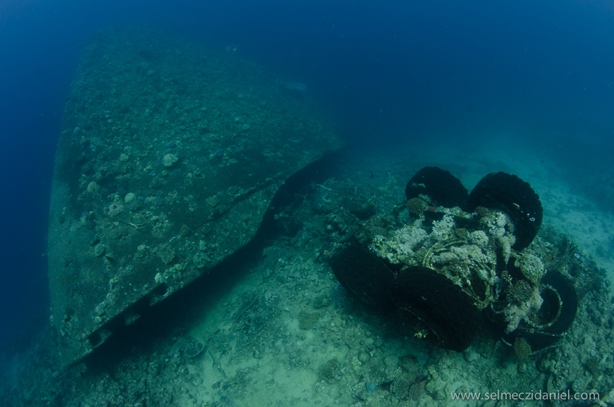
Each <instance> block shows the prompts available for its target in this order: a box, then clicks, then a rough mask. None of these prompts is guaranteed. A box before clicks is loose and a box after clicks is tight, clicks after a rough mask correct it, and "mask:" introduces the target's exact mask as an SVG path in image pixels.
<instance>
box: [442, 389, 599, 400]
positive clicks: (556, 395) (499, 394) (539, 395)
mask: <svg viewBox="0 0 614 407" xmlns="http://www.w3.org/2000/svg"><path fill="white" fill-rule="evenodd" d="M450 397H451V398H452V400H513V401H531V400H539V401H542V400H557V401H563V400H582V401H586V400H593V401H599V393H597V392H579V393H572V392H571V391H569V390H567V391H564V392H545V391H526V392H522V391H492V392H486V393H482V392H455V393H451V394H450Z"/></svg>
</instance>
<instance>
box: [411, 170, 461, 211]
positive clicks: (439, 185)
mask: <svg viewBox="0 0 614 407" xmlns="http://www.w3.org/2000/svg"><path fill="white" fill-rule="evenodd" d="M405 196H406V197H407V200H408V201H409V200H411V199H413V198H419V197H420V196H422V198H427V199H429V200H430V202H429V203H430V206H444V207H446V208H452V207H454V206H459V207H462V206H463V205H464V204H465V202H466V201H467V196H468V193H467V189H466V188H465V187H464V186H463V184H461V182H460V180H459V179H458V178H456V177H455V176H454V175H452V174H451V173H450V172H449V171H446V170H443V169H441V168H439V167H424V168H422V169H421V170H420V171H418V172H417V173H416V174H415V175H414V176H413V177H411V179H410V180H409V182H408V183H407V186H406V187H405Z"/></svg>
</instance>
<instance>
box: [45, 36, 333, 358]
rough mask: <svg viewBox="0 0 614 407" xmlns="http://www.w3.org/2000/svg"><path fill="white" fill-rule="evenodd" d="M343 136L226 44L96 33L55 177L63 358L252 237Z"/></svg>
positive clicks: (55, 314) (52, 236)
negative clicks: (209, 47)
mask: <svg viewBox="0 0 614 407" xmlns="http://www.w3.org/2000/svg"><path fill="white" fill-rule="evenodd" d="M340 145H341V142H340V140H339V139H338V138H337V136H336V135H335V134H334V132H333V131H332V128H331V126H330V123H328V122H327V121H325V120H322V119H317V115H316V114H314V113H313V112H312V111H310V110H309V106H308V103H307V102H306V101H305V100H304V98H302V97H297V95H295V94H294V93H292V92H288V91H287V89H285V87H284V86H283V85H282V84H280V83H279V81H278V80H276V78H275V77H272V76H267V74H265V73H262V71H261V70H260V69H259V67H257V66H250V65H249V64H248V63H246V62H243V61H240V60H238V59H236V58H235V57H234V55H233V54H232V53H230V54H229V53H226V54H225V53H223V52H221V53H220V52H218V53H214V52H209V53H207V52H206V51H205V50H203V49H201V48H199V47H197V46H195V45H192V44H190V43H186V42H183V41H181V40H179V39H171V38H168V37H163V36H155V35H153V34H152V33H146V32H140V31H138V30H129V29H114V30H107V31H105V32H102V33H100V34H98V35H97V36H96V37H95V38H94V39H93V40H92V41H91V43H90V45H89V46H88V48H87V50H86V51H85V55H84V56H83V58H82V61H81V63H80V66H79V70H78V72H77V75H76V79H75V81H74V84H73V87H72V92H71V94H70V96H69V97H68V101H67V104H66V111H65V118H64V130H63V132H62V138H61V141H60V145H59V147H58V153H57V160H56V168H55V175H54V181H53V192H52V203H51V226H50V229H49V280H50V291H51V302H52V324H53V326H54V327H55V329H56V332H57V338H58V341H59V345H60V346H59V349H60V351H61V355H62V360H63V361H64V363H65V364H67V365H68V364H71V363H73V362H75V361H78V360H80V359H81V358H82V357H83V356H85V355H87V354H89V353H90V352H91V351H92V350H94V349H96V348H97V347H99V346H100V345H101V344H103V343H104V342H105V341H106V340H107V339H108V338H109V337H110V336H111V335H113V333H114V332H115V331H116V330H121V329H122V327H123V326H126V325H130V324H132V323H133V322H135V321H136V320H137V319H139V318H140V316H141V314H142V312H143V311H144V310H146V309H147V308H149V307H150V306H151V305H153V304H155V303H157V302H158V301H160V300H162V299H164V298H166V297H168V296H170V295H172V294H173V293H174V292H176V291H178V290H180V289H181V288H182V287H184V286H186V285H188V284H189V283H190V282H192V281H193V280H195V279H196V278H198V277H199V276H201V275H203V274H206V273H208V272H209V271H210V270H211V269H213V268H214V267H215V266H216V265H217V264H219V263H220V262H221V261H222V260H224V259H225V258H226V257H227V256H229V255H230V254H233V253H235V252H236V251H237V250H239V249H240V248H242V247H244V246H245V245H247V244H248V243H249V242H250V241H251V240H252V239H253V238H254V236H255V235H256V234H257V233H258V230H259V228H260V226H261V224H262V222H263V219H264V218H265V216H266V213H267V210H268V209H269V207H270V205H271V202H272V201H273V199H274V197H275V195H276V193H278V192H279V190H280V187H282V186H284V185H285V184H286V182H287V181H288V180H289V178H291V177H293V176H294V177H295V178H298V177H300V173H301V171H309V170H311V171H313V170H314V169H313V167H314V166H316V164H315V163H317V162H318V160H320V159H322V158H323V157H324V156H326V155H327V154H330V153H332V152H334V151H335V150H337V149H338V148H339V147H340ZM310 166H311V167H310ZM297 174H298V175H297Z"/></svg>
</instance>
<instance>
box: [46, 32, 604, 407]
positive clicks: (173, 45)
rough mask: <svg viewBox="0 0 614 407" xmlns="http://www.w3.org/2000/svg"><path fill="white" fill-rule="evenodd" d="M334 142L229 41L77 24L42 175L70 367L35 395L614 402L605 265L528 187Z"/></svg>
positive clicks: (143, 401)
mask: <svg viewBox="0 0 614 407" xmlns="http://www.w3.org/2000/svg"><path fill="white" fill-rule="evenodd" d="M342 146H343V143H342V141H341V139H340V137H339V136H338V134H337V133H336V129H335V125H334V123H333V122H332V121H331V120H330V119H329V118H328V117H327V115H325V114H323V112H322V111H321V110H320V109H319V108H318V107H317V104H316V103H315V102H314V101H312V100H311V99H310V94H309V92H307V90H306V89H303V88H301V89H300V92H297V91H296V89H288V86H287V83H286V82H284V81H280V80H279V78H277V77H276V76H275V75H273V74H270V73H268V72H267V71H266V70H265V69H263V68H262V67H260V66H258V65H256V64H253V63H251V62H248V61H244V60H242V59H240V58H239V57H238V56H237V54H236V53H234V52H225V51H224V50H219V51H216V50H211V49H208V48H206V47H202V46H201V45H196V44H193V43H191V42H188V41H185V40H183V39H179V38H175V37H168V36H164V35H160V34H157V33H152V32H149V31H144V30H138V29H129V28H115V29H108V30H105V31H102V32H101V33H99V34H98V35H96V36H95V37H94V38H92V40H91V41H90V44H89V45H88V47H87V49H86V51H85V54H84V56H83V58H82V60H81V62H80V64H79V68H78V70H77V73H76V76H75V80H74V83H73V86H72V89H71V93H70V96H69V97H68V99H67V102H66V110H65V117H64V124H63V130H62V135H61V139H60V144H59V146H58V151H57V158H56V166H55V173H54V179H53V190H52V200H51V210H50V224H49V250H48V256H49V286H50V294H51V327H52V331H53V339H54V342H55V346H54V351H55V352H56V353H57V359H58V360H59V364H60V365H61V367H60V368H59V369H58V371H59V372H61V373H58V374H56V375H55V376H54V379H50V383H51V382H52V383H53V385H49V386H48V388H47V389H46V390H45V391H47V394H46V396H45V397H46V400H56V401H57V405H66V406H73V405H74V406H77V405H186V406H203V405H210V406H230V405H263V406H265V405H296V406H302V405H304V406H311V405H316V404H317V405H352V406H356V407H358V406H363V405H380V406H398V405H401V403H407V402H408V401H411V402H412V403H414V404H415V405H419V406H430V405H439V404H441V403H443V402H445V401H446V400H448V399H449V395H450V394H451V393H452V392H457V391H470V390H474V389H475V388H481V390H484V388H485V387H488V388H497V389H510V388H511V389H528V388H531V389H534V390H538V389H539V390H543V391H548V392H565V391H568V390H570V389H571V390H573V391H594V393H595V394H599V395H601V400H605V401H607V400H608V398H612V397H614V391H613V389H614V360H612V356H611V355H609V352H608V351H607V350H608V349H610V343H611V342H610V341H611V335H612V334H611V332H612V329H613V328H614V319H613V318H612V315H611V314H610V313H609V312H608V310H609V309H610V308H611V297H610V295H609V286H608V282H607V279H606V278H604V271H603V270H599V269H598V268H597V267H596V266H595V264H594V263H593V262H592V261H591V260H590V258H589V257H588V256H584V255H581V254H580V253H581V248H578V247H577V246H576V245H575V244H574V243H573V241H572V240H571V239H570V238H568V237H566V236H562V235H561V234H559V233H557V232H556V230H554V229H553V228H552V227H544V226H543V225H542V223H544V221H545V219H544V218H545V217H544V210H543V208H542V202H541V201H540V197H539V195H538V193H537V192H536V191H535V190H534V189H533V188H532V187H531V185H530V184H529V182H530V180H528V179H521V178H519V177H518V176H516V175H513V174H511V173H508V172H503V171H499V172H493V173H490V174H486V175H485V176H484V177H483V178H481V180H480V181H479V182H478V183H477V184H476V185H475V187H474V188H473V189H472V190H471V191H468V190H467V189H466V188H465V186H464V185H463V184H462V183H461V181H460V180H459V179H458V178H456V177H455V176H454V175H452V173H451V172H448V171H447V170H444V169H442V168H440V167H437V166H433V165H432V164H430V163H421V162H416V163H404V164H403V165H397V166H393V165H392V163H390V162H387V161H382V162H378V164H377V165H376V166H374V167H373V168H376V169H375V170H372V169H369V170H365V168H364V167H363V166H364V165H365V164H364V163H363V162H361V160H360V159H358V160H357V159H355V158H354V159H352V158H348V157H347V156H343V149H342ZM340 157H341V158H340ZM377 166H379V167H377ZM331 168H334V169H333V170H331ZM373 171H375V172H376V173H377V172H378V171H379V173H385V174H386V177H385V178H380V179H378V178H377V177H375V179H374V175H373ZM369 173H370V176H368V175H365V174H369ZM331 174H332V175H331ZM411 174H413V175H411ZM382 179H384V181H382ZM403 189H404V191H403ZM403 192H404V194H403ZM248 249H254V250H250V251H249V252H248ZM237 270H239V272H238V271H237ZM234 274H237V276H239V277H232V278H228V276H229V275H234ZM218 277H219V278H218ZM224 279H226V280H224ZM220 281H225V282H223V283H221V284H220V286H219V287H218V286H217V285H216V284H218V283H220ZM195 287H196V288H195ZM207 296H211V300H210V301H208V302H206V298H205V300H203V299H202V297H207ZM194 298H199V299H197V300H194ZM203 301H204V302H203ZM205 302H206V306H203V305H202V304H203V303H205ZM183 303H185V304H183ZM169 304H170V305H169ZM178 304H179V305H178ZM182 304H183V305H182ZM186 304H187V305H186ZM174 313H175V315H176V316H177V317H176V318H174ZM181 313H185V314H190V315H191V316H190V318H183V319H182V318H180V317H179V314H181ZM169 314H170V317H169ZM158 316H160V318H159V319H158ZM177 321H179V322H177ZM186 321H188V322H186ZM158 323H160V324H161V325H164V326H163V327H160V330H164V332H165V333H164V334H160V335H151V338H148V337H145V338H144V339H139V341H140V342H139V341H134V342H131V341H129V340H126V338H127V337H130V336H139V335H141V336H147V335H149V334H150V333H151V332H153V331H155V330H156V329H158V327H156V324H158ZM140 324H141V325H140ZM152 327H153V328H152ZM162 328H164V329H162ZM167 331H168V332H170V333H168V334H167V333H166V332H167ZM143 332H146V334H143ZM588 332H590V335H587V334H586V333H588ZM118 338H119V339H118ZM142 343H146V344H147V346H137V345H135V344H142ZM110 344H113V345H112V346H114V347H111V348H110V349H111V350H110V351H109V350H106V347H110V346H111V345H110ZM125 344H129V345H125ZM122 346H123V347H125V348H126V349H125V352H115V353H114V351H116V350H117V349H119V348H121V347H122ZM120 353H121V355H119V354H120ZM118 355H119V356H118ZM91 366H98V367H100V366H104V368H98V369H96V368H94V369H91V371H92V372H93V373H91V374H90V375H86V374H84V373H83V372H85V371H87V369H88V367H91ZM56 376H57V377H59V379H56V378H55V377H56ZM53 380H55V382H54V381H53ZM75 383H76V384H75ZM480 386H482V387H480ZM512 386H513V387H512ZM531 386H532V387H531ZM49 389H52V390H49ZM479 405H488V406H490V405H505V404H495V403H494V402H493V403H490V404H488V403H482V404H479Z"/></svg>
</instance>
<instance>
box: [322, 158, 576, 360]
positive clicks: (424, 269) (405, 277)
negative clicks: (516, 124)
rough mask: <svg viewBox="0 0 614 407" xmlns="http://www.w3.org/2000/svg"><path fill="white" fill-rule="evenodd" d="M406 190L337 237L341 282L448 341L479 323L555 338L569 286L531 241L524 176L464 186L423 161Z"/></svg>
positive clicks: (531, 345) (565, 314) (534, 348)
mask: <svg viewBox="0 0 614 407" xmlns="http://www.w3.org/2000/svg"><path fill="white" fill-rule="evenodd" d="M405 195H406V196H405V198H406V200H405V202H404V204H403V205H401V206H399V207H397V209H396V210H395V211H394V212H395V214H394V217H395V218H396V219H395V220H392V221H391V220H390V219H388V220H384V221H382V219H383V218H382V219H378V220H374V221H370V222H366V223H364V224H363V225H361V226H359V227H357V228H356V229H355V231H356V233H355V236H354V237H353V238H350V239H347V241H346V242H344V243H343V244H342V245H341V247H337V249H336V251H335V254H334V255H333V256H332V258H331V260H330V263H331V268H332V270H333V273H334V275H335V277H336V278H337V280H338V281H339V282H340V283H341V284H342V285H343V286H344V287H345V288H346V289H348V290H349V291H350V292H351V293H353V294H354V295H355V296H356V297H357V298H358V299H360V300H361V301H362V302H363V303H365V304H367V305H368V306H369V307H371V308H373V309H375V310H377V311H379V312H383V313H391V314H392V313H394V314H396V315H398V316H399V317H400V319H401V320H402V321H405V322H408V323H409V325H410V326H412V327H413V329H414V331H415V332H414V335H415V336H416V337H420V338H426V339H430V340H432V341H434V342H436V343H438V344H439V345H441V346H442V347H444V348H446V349H451V350H455V351H459V352H460V351H463V350H465V349H466V348H467V347H468V346H469V345H470V344H471V343H472V341H473V340H474V338H475V337H476V335H478V333H479V332H480V330H481V329H483V328H484V327H485V326H489V327H493V329H494V331H495V333H496V334H497V335H500V336H501V338H502V339H503V341H504V342H505V343H507V344H509V345H512V346H514V348H515V349H523V350H524V352H525V353H535V352H538V351H541V350H544V349H548V348H550V347H552V346H554V345H556V344H557V343H558V342H559V341H560V340H561V338H562V337H563V336H564V335H565V332H566V331H567V330H568V328H569V327H570V326H571V324H572V322H573V320H574V318H575V314H576V309H577V304H578V299H577V295H576V288H575V286H574V284H572V282H571V280H570V278H569V276H567V275H565V273H564V271H563V270H562V269H563V267H561V262H560V261H557V260H553V259H554V258H556V256H552V255H551V254H547V253H548V250H547V249H545V248H544V247H541V246H545V243H544V242H536V241H535V240H536V239H535V238H536V236H537V233H538V231H539V229H540V226H541V223H542V217H543V214H542V206H541V203H540V200H539V196H538V195H537V194H536V193H535V191H534V190H533V189H532V188H531V186H530V185H529V184H528V183H526V182H525V181H523V180H521V179H520V178H519V177H517V176H515V175H511V174H508V173H504V172H498V173H492V174H488V175H486V176H485V177H484V178H482V180H481V181H479V182H478V184H477V185H476V186H475V187H474V188H473V190H472V191H471V193H469V192H468V191H467V189H466V188H465V187H464V186H463V185H462V184H461V182H460V181H459V180H458V179H457V178H456V177H454V176H453V175H452V174H451V173H449V172H448V171H445V170H443V169H441V168H438V167H425V168H422V169H421V170H420V171H418V172H417V173H416V174H415V175H414V176H413V177H412V178H411V179H410V180H409V182H408V183H407V187H406V189H405ZM402 211H408V212H409V221H408V222H401V221H399V215H400V214H401V212H402ZM384 218H385V217H384ZM382 225H385V227H382Z"/></svg>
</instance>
